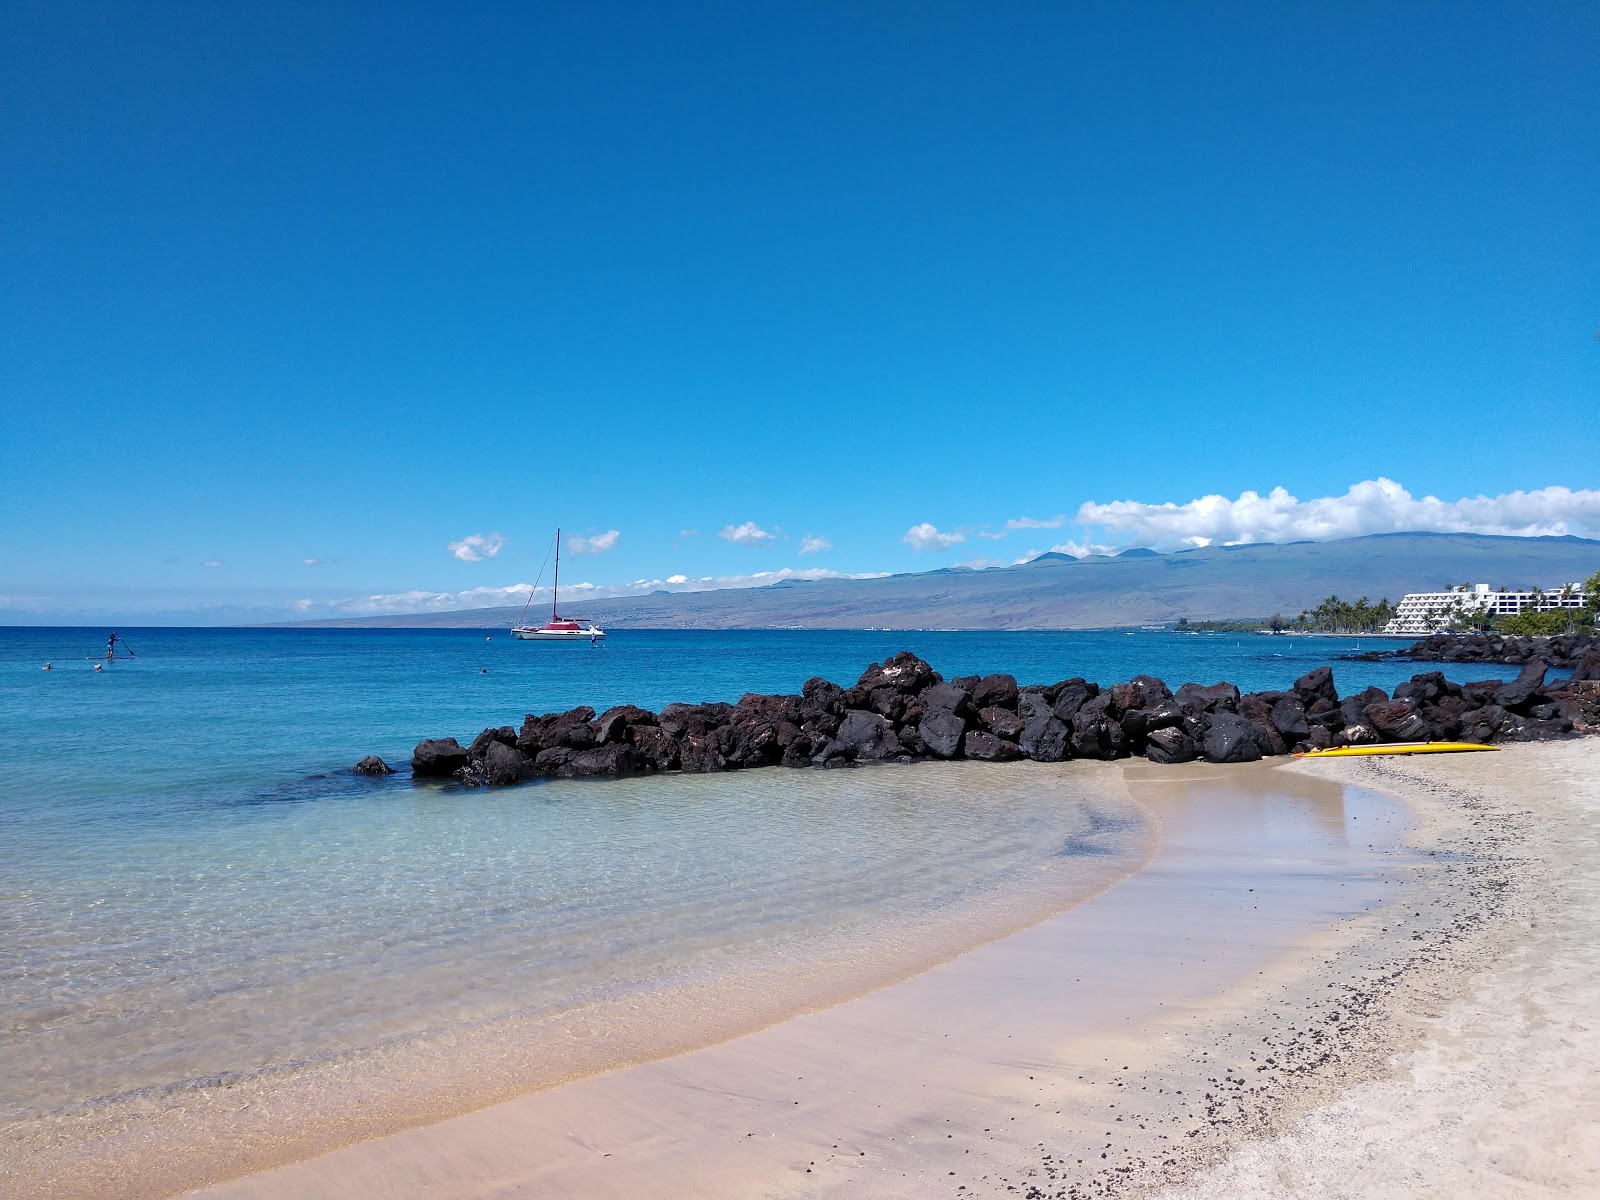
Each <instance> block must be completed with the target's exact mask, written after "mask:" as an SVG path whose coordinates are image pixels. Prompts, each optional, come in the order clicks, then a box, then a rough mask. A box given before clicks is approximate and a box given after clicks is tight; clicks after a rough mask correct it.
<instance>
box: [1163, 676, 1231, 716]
mask: <svg viewBox="0 0 1600 1200" xmlns="http://www.w3.org/2000/svg"><path fill="white" fill-rule="evenodd" d="M1172 698H1173V699H1174V700H1175V701H1176V702H1177V705H1178V707H1179V708H1187V709H1193V710H1194V711H1196V712H1219V711H1220V712H1234V711H1235V710H1236V709H1237V708H1238V706H1239V689H1238V688H1236V687H1234V685H1233V684H1231V683H1227V682H1223V683H1213V684H1211V685H1210V686H1209V687H1203V686H1201V685H1200V684H1198V683H1186V684H1184V685H1183V686H1182V687H1180V688H1179V689H1178V690H1177V691H1176V692H1174V693H1173V697H1172Z"/></svg>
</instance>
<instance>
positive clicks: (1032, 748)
mask: <svg viewBox="0 0 1600 1200" xmlns="http://www.w3.org/2000/svg"><path fill="white" fill-rule="evenodd" d="M1018 745H1019V746H1020V748H1021V750H1022V752H1023V753H1024V754H1025V755H1027V756H1028V757H1029V758H1031V759H1033V761H1034V762H1062V761H1064V760H1065V759H1066V758H1067V757H1069V756H1070V755H1071V753H1072V730H1070V729H1069V728H1067V726H1066V724H1065V723H1064V722H1063V721H1062V720H1061V719H1060V718H1059V717H1057V716H1055V715H1054V714H1052V713H1048V712H1047V713H1044V714H1042V715H1040V716H1037V717H1034V718H1033V719H1032V720H1031V721H1029V722H1028V724H1027V725H1026V726H1024V728H1023V730H1022V736H1021V738H1019V739H1018Z"/></svg>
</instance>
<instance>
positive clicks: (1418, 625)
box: [1383, 583, 1585, 634]
mask: <svg viewBox="0 0 1600 1200" xmlns="http://www.w3.org/2000/svg"><path fill="white" fill-rule="evenodd" d="M1584 602H1585V599H1584V591H1583V584H1581V583H1569V584H1567V585H1566V586H1565V587H1555V588H1544V589H1542V590H1541V589H1537V588H1536V589H1534V590H1532V591H1527V592H1513V591H1509V590H1506V589H1504V588H1501V589H1499V590H1496V589H1495V588H1492V587H1490V586H1489V585H1488V584H1487V583H1475V584H1472V585H1471V586H1470V587H1468V586H1467V585H1466V584H1463V585H1462V586H1461V587H1459V588H1452V589H1450V590H1449V591H1443V592H1411V593H1408V594H1407V595H1406V597H1405V598H1404V599H1403V600H1401V601H1400V603H1399V605H1398V606H1397V607H1396V608H1395V612H1394V619H1393V620H1392V621H1390V622H1389V623H1388V624H1387V625H1385V626H1384V627H1383V632H1384V633H1415V634H1429V633H1442V632H1444V631H1445V630H1447V629H1448V628H1449V627H1450V622H1451V620H1452V619H1453V618H1454V617H1455V616H1456V615H1457V614H1459V613H1479V612H1483V613H1488V614H1489V615H1490V616H1495V617H1499V616H1510V615H1513V614H1515V613H1519V612H1521V611H1522V610H1523V609H1525V608H1531V609H1534V610H1535V611H1537V612H1547V611H1549V610H1550V609H1554V608H1582V607H1583V606H1584Z"/></svg>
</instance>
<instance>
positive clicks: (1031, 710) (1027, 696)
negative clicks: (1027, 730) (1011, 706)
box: [1017, 687, 1055, 722]
mask: <svg viewBox="0 0 1600 1200" xmlns="http://www.w3.org/2000/svg"><path fill="white" fill-rule="evenodd" d="M1054 711H1055V710H1054V709H1053V708H1052V707H1051V705H1050V700H1049V698H1048V697H1047V696H1046V695H1045V690H1044V688H1033V687H1030V688H1022V689H1021V690H1020V691H1019V692H1018V693H1017V716H1019V717H1021V718H1022V719H1023V720H1024V721H1029V722H1031V721H1033V720H1034V719H1035V718H1036V717H1047V716H1050V715H1051V714H1053V713H1054Z"/></svg>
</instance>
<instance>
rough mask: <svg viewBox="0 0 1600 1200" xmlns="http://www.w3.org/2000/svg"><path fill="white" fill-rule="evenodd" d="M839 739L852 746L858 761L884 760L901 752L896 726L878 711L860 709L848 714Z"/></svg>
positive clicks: (854, 757)
mask: <svg viewBox="0 0 1600 1200" xmlns="http://www.w3.org/2000/svg"><path fill="white" fill-rule="evenodd" d="M838 740H839V741H840V742H842V743H843V744H844V745H846V746H848V747H850V751H851V758H853V759H854V760H855V761H857V762H882V761H884V760H886V759H891V758H894V757H895V756H896V755H898V754H900V753H901V746H900V740H899V739H898V738H897V737H896V736H895V732H894V726H893V725H891V724H889V722H888V721H887V720H885V719H884V718H883V717H881V716H879V715H878V714H877V713H871V712H862V711H860V710H859V709H858V710H855V711H852V712H850V713H848V714H846V716H845V719H844V721H843V723H841V724H840V726H839V734H838Z"/></svg>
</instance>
